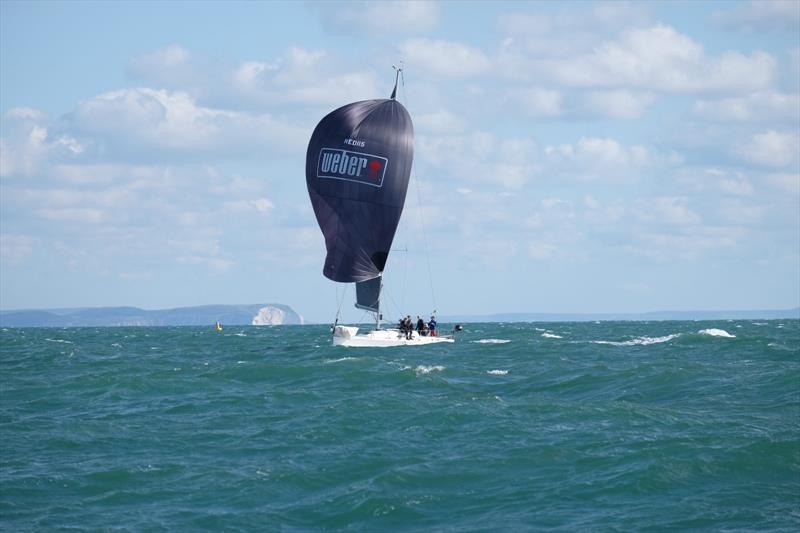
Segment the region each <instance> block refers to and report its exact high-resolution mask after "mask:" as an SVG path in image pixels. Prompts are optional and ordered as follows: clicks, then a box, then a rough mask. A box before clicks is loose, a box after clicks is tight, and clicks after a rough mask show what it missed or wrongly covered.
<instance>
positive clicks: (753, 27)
mask: <svg viewBox="0 0 800 533" xmlns="http://www.w3.org/2000/svg"><path fill="white" fill-rule="evenodd" d="M713 18H714V21H715V22H717V23H719V24H721V25H722V26H724V27H726V28H730V29H734V30H739V31H747V32H752V31H775V30H781V31H795V32H796V31H797V30H798V29H800V3H798V2H797V0H751V1H750V2H749V3H748V4H745V5H740V6H737V7H735V8H734V9H731V10H727V11H718V12H717V13H714V17H713Z"/></svg>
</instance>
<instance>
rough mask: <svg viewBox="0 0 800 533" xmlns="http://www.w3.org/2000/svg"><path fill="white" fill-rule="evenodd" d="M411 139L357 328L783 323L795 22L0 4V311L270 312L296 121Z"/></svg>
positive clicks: (678, 14)
mask: <svg viewBox="0 0 800 533" xmlns="http://www.w3.org/2000/svg"><path fill="white" fill-rule="evenodd" d="M400 65H402V67H403V68H404V79H403V84H402V86H401V87H400V89H399V94H398V99H399V100H400V101H401V102H402V103H403V104H404V105H405V106H406V108H407V109H408V110H409V112H410V114H411V116H412V119H413V121H414V128H415V159H414V170H413V172H412V179H411V183H410V186H409V192H408V196H407V202H406V207H405V211H404V213H403V217H402V219H401V222H400V227H399V229H398V232H397V235H396V237H395V241H394V245H393V251H392V253H391V254H390V257H389V261H388V263H387V266H386V271H385V273H384V282H385V287H386V291H385V300H384V310H385V313H386V314H387V317H389V318H391V317H394V316H395V315H396V316H398V317H399V316H401V315H405V314H411V315H415V314H427V313H429V312H431V311H433V310H436V311H437V312H438V313H441V314H445V315H446V314H489V313H504V312H553V313H558V312H570V313H601V312H647V311H655V310H732V309H785V308H790V307H795V306H800V153H799V152H800V148H799V146H800V95H799V94H800V2H798V1H796V0H793V1H758V2H699V1H692V2H630V3H625V2H610V3H604V2H553V3H551V2H522V1H514V2H389V1H386V2H241V3H237V2H224V3H222V2H220V3H216V2H156V1H152V2H69V1H58V2H47V1H39V2H27V1H26V2H17V1H8V0H3V1H2V2H0V117H2V123H0V308H2V309H30V308H65V307H84V306H122V305H126V306H127V305H131V306H137V307H142V308H146V309H158V308H168V307H180V306H193V305H205V304H245V303H247V304H249V303H283V304H287V305H290V306H292V307H293V308H294V309H295V310H296V311H297V312H298V313H300V314H301V315H303V316H304V317H305V319H306V320H307V321H312V322H329V321H331V320H332V319H333V317H334V316H335V314H336V312H337V309H339V308H341V311H342V313H343V318H344V319H346V320H347V319H349V320H360V319H361V318H362V317H363V313H362V312H361V311H357V310H355V309H354V308H353V307H352V302H353V300H354V291H353V289H352V287H350V288H347V287H345V286H344V285H341V284H337V283H334V282H332V281H330V280H328V279H326V278H324V277H323V275H322V266H323V261H324V257H325V246H324V240H323V238H322V234H321V232H320V231H319V228H318V226H317V224H316V220H315V218H314V214H313V211H312V209H311V205H310V202H309V200H308V193H307V190H306V185H305V175H304V169H305V152H306V147H307V145H308V140H309V137H310V135H311V132H312V131H313V129H314V127H315V126H316V124H317V122H318V121H319V120H320V119H321V118H322V117H323V116H324V115H326V114H327V113H328V112H330V111H332V110H333V109H335V108H337V107H340V106H342V105H345V104H347V103H350V102H353V101H357V100H365V99H373V98H387V97H388V96H389V94H390V92H391V90H392V87H393V85H394V77H395V73H394V70H393V68H392V67H393V66H400Z"/></svg>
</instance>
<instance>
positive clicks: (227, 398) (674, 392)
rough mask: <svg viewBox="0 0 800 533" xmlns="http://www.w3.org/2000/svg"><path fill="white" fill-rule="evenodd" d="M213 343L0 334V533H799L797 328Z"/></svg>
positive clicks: (587, 325)
mask: <svg viewBox="0 0 800 533" xmlns="http://www.w3.org/2000/svg"><path fill="white" fill-rule="evenodd" d="M450 326H452V325H450ZM447 327H449V326H448V325H446V324H440V329H446V328H447ZM223 328H224V329H223V331H222V332H216V331H214V328H213V325H209V326H208V327H153V328H150V327H120V328H66V329H60V328H58V329H54V328H28V329H25V328H22V329H14V328H4V329H2V330H0V530H2V531H13V532H26V531H37V532H38V531H170V532H173V531H279V532H294V531H299V532H304V531H369V532H372V531H375V532H382V531H389V532H394V531H421V532H428V531H487V532H493V531H512V532H517V531H687V530H688V531H786V532H790V531H791V532H796V531H798V530H800V320H763V321H758V320H736V321H702V322H689V321H687V322H681V321H663V322H583V323H577V322H576V323H480V324H464V331H463V332H461V333H460V334H459V337H458V339H457V341H456V342H455V343H454V344H448V345H444V344H437V345H428V346H423V347H398V348H377V349H373V348H344V347H333V346H332V345H331V338H330V328H329V327H328V326H324V325H318V326H275V327H264V326H262V327H237V326H225V325H224V324H223Z"/></svg>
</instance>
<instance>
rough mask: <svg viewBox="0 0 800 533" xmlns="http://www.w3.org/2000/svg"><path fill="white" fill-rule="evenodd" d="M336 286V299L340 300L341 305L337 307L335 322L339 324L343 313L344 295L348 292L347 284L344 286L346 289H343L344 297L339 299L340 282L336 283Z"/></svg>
mask: <svg viewBox="0 0 800 533" xmlns="http://www.w3.org/2000/svg"><path fill="white" fill-rule="evenodd" d="M334 288H335V289H336V299H337V300H339V302H338V303H339V306H338V307H337V309H336V322H335V323H336V324H338V323H339V317H340V316H341V313H342V304H343V303H344V296H345V294H347V285H345V286H344V290H342V298H341V299H339V284H338V283H337V284H335V285H334Z"/></svg>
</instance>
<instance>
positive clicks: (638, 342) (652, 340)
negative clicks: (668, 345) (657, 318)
mask: <svg viewBox="0 0 800 533" xmlns="http://www.w3.org/2000/svg"><path fill="white" fill-rule="evenodd" d="M680 336H681V334H680V333H673V334H672V335H664V336H663V337H636V338H635V339H630V340H627V341H591V342H592V343H593V344H608V345H611V346H648V345H650V344H661V343H662V342H669V341H671V340H672V339H675V338H678V337H680Z"/></svg>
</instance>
